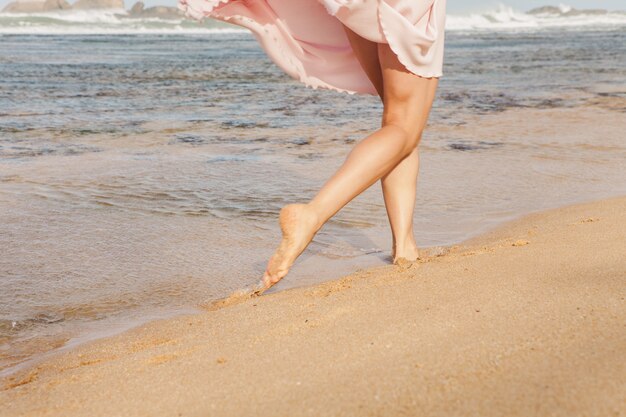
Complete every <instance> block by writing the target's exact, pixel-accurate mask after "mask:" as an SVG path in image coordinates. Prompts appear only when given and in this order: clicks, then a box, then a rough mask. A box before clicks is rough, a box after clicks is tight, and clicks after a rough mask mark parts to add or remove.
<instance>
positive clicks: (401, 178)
mask: <svg viewBox="0 0 626 417" xmlns="http://www.w3.org/2000/svg"><path fill="white" fill-rule="evenodd" d="M418 171H419V151H418V147H417V146H416V147H415V149H413V152H411V153H410V154H409V156H407V157H406V158H404V159H403V160H402V161H401V162H400V163H399V164H398V165H396V167H395V168H394V169H392V170H391V172H389V173H388V174H387V175H385V176H383V177H382V178H381V179H380V183H381V186H382V189H383V198H384V200H385V208H386V209H387V217H388V218H389V225H390V226H391V237H392V249H391V257H392V259H393V261H394V262H395V261H396V260H397V259H399V258H405V259H408V260H410V261H414V260H416V259H417V258H418V256H419V251H418V249H417V243H416V242H415V236H414V234H413V212H414V210H415V197H416V192H417V174H418Z"/></svg>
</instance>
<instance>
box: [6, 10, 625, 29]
mask: <svg viewBox="0 0 626 417" xmlns="http://www.w3.org/2000/svg"><path fill="white" fill-rule="evenodd" d="M557 10H559V13H542V14H534V15H531V14H528V13H524V12H521V11H518V10H515V9H513V8H512V7H509V6H506V5H500V6H498V7H497V8H496V9H494V10H489V11H485V12H482V13H472V14H468V15H454V14H450V15H448V17H447V25H446V29H447V30H451V31H473V30H488V31H494V30H541V29H549V28H558V27H568V28H592V27H598V28H614V27H621V26H626V12H607V13H601V14H600V13H571V12H572V10H573V9H572V7H570V6H567V5H564V4H560V5H559V6H558V8H557ZM243 31H244V30H243V29H240V28H237V27H235V26H231V25H227V24H224V23H221V22H216V21H214V20H212V19H207V20H206V21H205V22H203V23H198V22H196V21H192V20H186V19H183V18H181V19H171V20H165V19H159V18H141V19H139V18H130V17H128V12H127V11H126V10H123V9H119V10H113V9H112V10H71V11H58V12H46V13H31V14H24V13H0V34H11V33H15V34H135V33H136V34H143V33H145V34H158V33H163V34H167V33H180V34H185V33H188V34H203V33H233V32H243Z"/></svg>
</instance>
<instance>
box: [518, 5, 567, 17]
mask: <svg viewBox="0 0 626 417" xmlns="http://www.w3.org/2000/svg"><path fill="white" fill-rule="evenodd" d="M526 13H528V14H557V15H560V14H562V13H563V12H562V11H561V9H559V8H558V7H555V6H543V7H537V8H535V9H532V10H529V11H528V12H526Z"/></svg>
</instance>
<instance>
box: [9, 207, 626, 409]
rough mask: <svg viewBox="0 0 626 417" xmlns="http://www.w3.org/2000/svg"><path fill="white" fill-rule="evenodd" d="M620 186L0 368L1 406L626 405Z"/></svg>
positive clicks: (624, 226) (625, 266) (625, 257)
mask: <svg viewBox="0 0 626 417" xmlns="http://www.w3.org/2000/svg"><path fill="white" fill-rule="evenodd" d="M625 295H626V198H617V199H611V200H605V201H600V202H595V203H590V204H584V205H578V206H573V207H566V208H562V209H558V210H553V211H549V212H544V213H538V214H532V215H529V216H527V217H524V218H523V219H520V220H518V221H515V222H512V223H509V224H507V225H506V226H504V227H501V228H499V229H497V230H495V231H494V232H492V233H489V234H487V235H484V236H481V237H480V238H478V239H473V240H471V241H469V242H466V243H464V244H462V245H458V246H454V247H451V248H449V250H448V251H446V252H445V253H443V254H440V256H435V255H433V256H430V257H425V259H423V260H422V261H420V262H419V263H407V264H404V265H400V266H393V265H389V266H384V267H379V268H376V269H371V270H364V271H358V272H357V273H355V274H353V275H350V276H348V277H345V278H343V279H340V280H337V281H332V282H328V283H325V284H321V285H317V286H315V287H309V288H296V289H291V290H288V291H283V292H274V293H266V294H265V295H263V296H261V297H247V296H239V297H232V298H231V299H229V300H225V301H223V302H221V303H217V304H216V305H212V306H210V307H208V308H207V311H206V312H203V313H201V314H197V315H188V316H182V317H178V318H175V319H170V320H163V321H157V322H153V323H150V324H148V325H144V326H142V327H139V328H136V329H133V330H131V331H128V332H126V333H123V334H120V335H118V336H114V337H111V338H107V339H102V340H99V341H95V342H92V343H90V344H87V345H83V346H81V347H78V348H76V349H74V350H71V351H69V352H65V353H61V354H58V355H56V356H54V357H52V358H49V359H47V360H46V361H44V362H42V363H39V364H37V365H35V366H33V367H32V368H30V369H26V370H23V371H20V373H18V374H14V375H12V376H10V377H7V378H5V379H4V380H2V381H1V384H2V391H0V415H2V416H15V417H17V416H44V415H45V416H65V417H67V416H90V417H94V416H353V415H354V416H378V415H380V416H401V415H414V416H446V417H450V416H509V417H510V416H568V417H572V416H621V415H626V361H625V360H624V357H625V356H626V329H625V324H626V304H625V302H624V297H625Z"/></svg>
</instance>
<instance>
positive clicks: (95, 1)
mask: <svg viewBox="0 0 626 417" xmlns="http://www.w3.org/2000/svg"><path fill="white" fill-rule="evenodd" d="M123 8H124V0H78V1H77V2H76V3H74V5H73V6H72V9H78V10H89V9H123Z"/></svg>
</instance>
